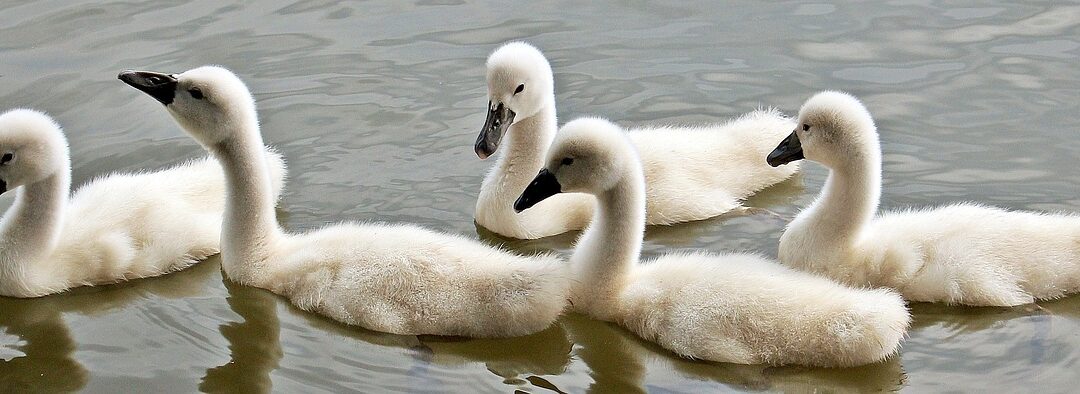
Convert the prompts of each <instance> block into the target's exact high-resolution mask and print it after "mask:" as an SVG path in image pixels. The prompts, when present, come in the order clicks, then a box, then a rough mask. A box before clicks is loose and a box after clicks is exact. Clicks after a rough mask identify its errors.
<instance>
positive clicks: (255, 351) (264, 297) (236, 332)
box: [199, 280, 282, 393]
mask: <svg viewBox="0 0 1080 394" xmlns="http://www.w3.org/2000/svg"><path fill="white" fill-rule="evenodd" d="M222 282H223V283H224V284H225V288H226V289H228V291H229V296H228V299H227V300H228V303H229V308H231V309H232V310H233V312H236V314H238V315H240V317H241V318H242V319H243V321H239V322H236V321H234V322H229V323H226V324H222V325H221V328H220V330H221V335H222V336H224V337H225V339H226V340H228V341H229V352H230V355H229V362H228V363H225V364H224V365H221V366H218V367H214V368H210V369H207V370H206V375H205V376H203V378H202V382H200V383H199V390H200V391H203V392H208V393H220V392H260V393H266V392H270V389H271V388H272V387H273V384H272V382H271V381H270V372H271V371H273V370H274V369H277V367H278V361H279V360H281V357H282V352H281V339H280V332H281V323H280V321H279V320H278V316H277V304H278V301H277V296H275V295H274V294H273V293H271V292H269V291H266V290H263V289H259V288H254V287H249V286H241V285H239V284H236V283H235V282H232V281H230V280H223V281H222Z"/></svg>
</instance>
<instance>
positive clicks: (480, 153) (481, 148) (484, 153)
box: [473, 143, 494, 160]
mask: <svg viewBox="0 0 1080 394" xmlns="http://www.w3.org/2000/svg"><path fill="white" fill-rule="evenodd" d="M473 150H474V151H476V157H479V158H480V160H484V159H487V158H489V157H491V154H492V153H494V152H492V150H491V149H489V148H488V146H487V144H484V143H479V144H476V147H475V148H474V149H473Z"/></svg>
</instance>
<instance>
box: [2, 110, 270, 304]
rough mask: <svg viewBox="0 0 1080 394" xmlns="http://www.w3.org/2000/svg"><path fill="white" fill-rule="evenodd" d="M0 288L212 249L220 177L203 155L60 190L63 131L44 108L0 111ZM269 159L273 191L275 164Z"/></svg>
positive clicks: (102, 277) (57, 286)
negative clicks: (10, 200) (0, 204)
mask: <svg viewBox="0 0 1080 394" xmlns="http://www.w3.org/2000/svg"><path fill="white" fill-rule="evenodd" d="M0 155H2V156H0V189H2V190H0V192H6V191H9V190H15V191H16V197H15V202H14V204H12V206H11V208H9V209H8V211H7V212H5V214H4V217H3V219H2V220H0V295H4V296H9V297H38V296H43V295H48V294H53V293H58V292H62V291H64V290H67V289H70V288H72V287H78V286H86V285H100V284H109V283H115V282H120V281H125V280H129V279H135V278H144V277H151V276H158V275H162V274H166V273H169V272H173V271H177V270H181V269H184V268H186V267H188V266H190V265H192V264H194V263H196V262H198V261H200V260H203V259H205V258H206V257H208V256H210V255H213V254H216V253H218V250H219V246H220V239H221V217H222V216H221V215H222V212H223V211H224V210H225V189H224V187H225V179H224V176H223V174H222V172H221V167H220V166H219V165H218V164H217V162H216V161H214V160H213V159H211V158H203V159H198V160H192V161H189V162H186V163H182V164H179V165H176V166H174V167H171V168H166V169H163V170H159V171H147V172H137V173H113V174H107V175H104V176H101V177H99V178H96V179H94V180H92V181H90V182H89V183H87V184H86V185H84V186H82V187H81V188H79V190H78V191H76V192H75V194H74V195H72V196H70V197H69V190H70V187H71V160H70V158H69V150H68V144H67V139H66V138H65V137H64V134H63V131H62V130H61V128H60V126H59V125H58V124H57V123H56V122H55V121H53V120H52V118H50V117H49V116H47V115H45V114H43V113H41V112H37V111H33V110H26V109H17V110H12V111H8V112H6V113H4V114H3V115H0ZM266 156H267V157H268V160H269V161H270V162H271V163H272V167H273V168H272V170H271V171H270V172H271V173H272V174H273V179H274V185H273V187H272V193H271V194H272V195H273V197H272V198H273V199H275V200H276V198H277V197H276V196H277V195H278V194H279V193H280V191H281V186H282V184H283V178H284V176H285V165H284V162H283V161H282V159H281V156H280V155H278V154H276V153H274V152H267V153H266Z"/></svg>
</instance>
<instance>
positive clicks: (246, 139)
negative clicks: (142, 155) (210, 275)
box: [209, 120, 282, 285]
mask: <svg viewBox="0 0 1080 394" xmlns="http://www.w3.org/2000/svg"><path fill="white" fill-rule="evenodd" d="M240 124H241V128H242V130H233V131H232V133H231V134H232V135H233V137H232V138H230V139H228V140H226V141H224V142H221V143H219V144H217V145H214V146H211V147H210V148H209V150H210V153H211V154H213V155H214V157H216V158H217V159H218V161H220V162H221V167H222V169H223V170H224V171H225V190H226V199H225V216H224V218H223V220H222V223H221V266H222V268H223V269H224V270H225V273H227V274H228V275H229V277H230V278H231V279H233V280H235V281H237V282H239V283H241V284H245V285H258V284H259V283H262V282H263V281H264V278H266V277H267V275H269V272H268V271H267V267H266V265H267V260H269V259H270V256H271V254H272V252H273V247H274V246H275V244H276V243H277V241H278V238H279V237H280V236H281V235H282V233H281V230H280V229H279V228H278V225H277V218H276V215H275V213H274V200H273V195H272V191H271V186H270V173H269V169H268V168H267V164H266V160H265V155H264V154H263V142H262V136H261V135H260V133H259V126H258V122H257V121H255V120H249V121H247V122H240Z"/></svg>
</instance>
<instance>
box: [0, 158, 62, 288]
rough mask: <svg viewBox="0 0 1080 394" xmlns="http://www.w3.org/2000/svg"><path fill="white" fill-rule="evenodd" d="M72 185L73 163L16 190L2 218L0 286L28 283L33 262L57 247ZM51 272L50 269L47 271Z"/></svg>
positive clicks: (45, 268)
mask: <svg viewBox="0 0 1080 394" xmlns="http://www.w3.org/2000/svg"><path fill="white" fill-rule="evenodd" d="M70 188H71V166H70V164H65V166H64V169H63V170H61V171H59V172H57V173H55V174H53V175H51V176H49V177H47V178H45V179H43V180H40V181H38V182H35V183H32V184H29V185H26V186H23V187H21V188H18V189H17V190H16V191H15V193H16V194H15V203H14V204H12V206H11V208H9V209H8V211H7V213H6V214H5V215H4V218H3V219H2V220H0V288H3V289H5V290H8V286H10V285H15V286H16V287H25V286H27V285H29V283H28V281H30V280H32V278H33V275H32V271H34V270H37V271H47V267H46V266H34V264H35V263H37V264H40V263H47V262H44V261H42V260H43V259H45V258H47V257H48V256H49V254H50V253H51V252H52V251H53V249H55V248H56V245H57V243H58V242H59V236H60V230H61V229H62V228H63V225H64V223H63V221H64V218H63V217H64V209H65V208H66V207H67V203H68V193H69V191H70ZM44 274H45V275H48V273H47V272H46V273H44Z"/></svg>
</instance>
